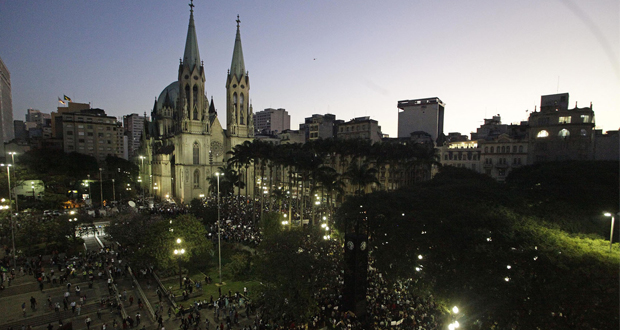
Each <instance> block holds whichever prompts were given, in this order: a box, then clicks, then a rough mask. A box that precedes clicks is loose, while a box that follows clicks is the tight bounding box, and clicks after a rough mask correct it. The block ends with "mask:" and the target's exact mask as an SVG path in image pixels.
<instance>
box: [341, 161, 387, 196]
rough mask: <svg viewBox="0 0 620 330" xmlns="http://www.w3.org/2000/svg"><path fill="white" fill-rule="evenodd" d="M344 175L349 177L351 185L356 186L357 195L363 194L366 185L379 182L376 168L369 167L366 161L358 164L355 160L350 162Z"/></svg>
mask: <svg viewBox="0 0 620 330" xmlns="http://www.w3.org/2000/svg"><path fill="white" fill-rule="evenodd" d="M345 177H347V178H348V179H349V181H350V182H351V184H352V185H354V186H357V194H358V195H361V194H363V193H364V191H365V190H366V187H367V186H368V185H370V184H373V183H375V184H380V182H379V180H377V169H376V168H371V167H369V164H368V163H363V164H361V165H358V164H357V163H356V162H351V164H350V165H349V169H348V170H347V172H346V173H345Z"/></svg>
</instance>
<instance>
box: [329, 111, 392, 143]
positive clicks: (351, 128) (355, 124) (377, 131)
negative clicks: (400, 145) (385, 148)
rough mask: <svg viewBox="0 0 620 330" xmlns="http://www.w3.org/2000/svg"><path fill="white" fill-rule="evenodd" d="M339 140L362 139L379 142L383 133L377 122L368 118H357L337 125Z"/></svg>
mask: <svg viewBox="0 0 620 330" xmlns="http://www.w3.org/2000/svg"><path fill="white" fill-rule="evenodd" d="M337 137H338V138H339V139H362V140H370V141H372V142H373V143H374V142H381V139H382V137H383V133H381V126H379V122H378V121H376V120H374V119H370V117H358V118H354V119H351V120H350V121H348V122H346V123H341V124H339V125H338V134H337Z"/></svg>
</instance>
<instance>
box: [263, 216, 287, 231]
mask: <svg viewBox="0 0 620 330" xmlns="http://www.w3.org/2000/svg"><path fill="white" fill-rule="evenodd" d="M283 219H284V216H283V215H282V213H280V212H266V213H264V214H263V217H262V218H261V221H260V226H261V231H262V232H263V235H265V236H270V235H277V234H278V233H280V232H281V231H282V220H283Z"/></svg>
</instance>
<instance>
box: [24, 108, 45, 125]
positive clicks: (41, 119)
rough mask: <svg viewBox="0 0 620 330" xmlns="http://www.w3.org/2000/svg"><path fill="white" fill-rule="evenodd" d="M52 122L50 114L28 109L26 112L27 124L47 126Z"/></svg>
mask: <svg viewBox="0 0 620 330" xmlns="http://www.w3.org/2000/svg"><path fill="white" fill-rule="evenodd" d="M49 120H51V116H50V114H49V113H43V112H41V111H39V110H37V109H28V110H27V112H26V122H28V123H34V124H36V125H42V126H45V125H46V123H47V121H49Z"/></svg>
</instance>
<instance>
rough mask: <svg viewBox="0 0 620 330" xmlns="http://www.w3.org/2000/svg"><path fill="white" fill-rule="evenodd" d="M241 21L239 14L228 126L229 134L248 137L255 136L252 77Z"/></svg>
mask: <svg viewBox="0 0 620 330" xmlns="http://www.w3.org/2000/svg"><path fill="white" fill-rule="evenodd" d="M240 22H241V21H240V20H239V15H237V36H236V38H235V48H234V49H233V56H232V63H231V64H230V70H229V71H228V78H227V79H226V128H227V131H228V135H229V136H231V137H239V138H242V139H243V138H246V139H247V138H249V137H253V136H254V122H253V120H254V119H253V113H252V108H251V105H250V78H249V76H248V73H247V71H245V63H244V61H243V49H242V48H241V33H240V32H239V23H240ZM234 144H235V143H233V144H232V145H234Z"/></svg>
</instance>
